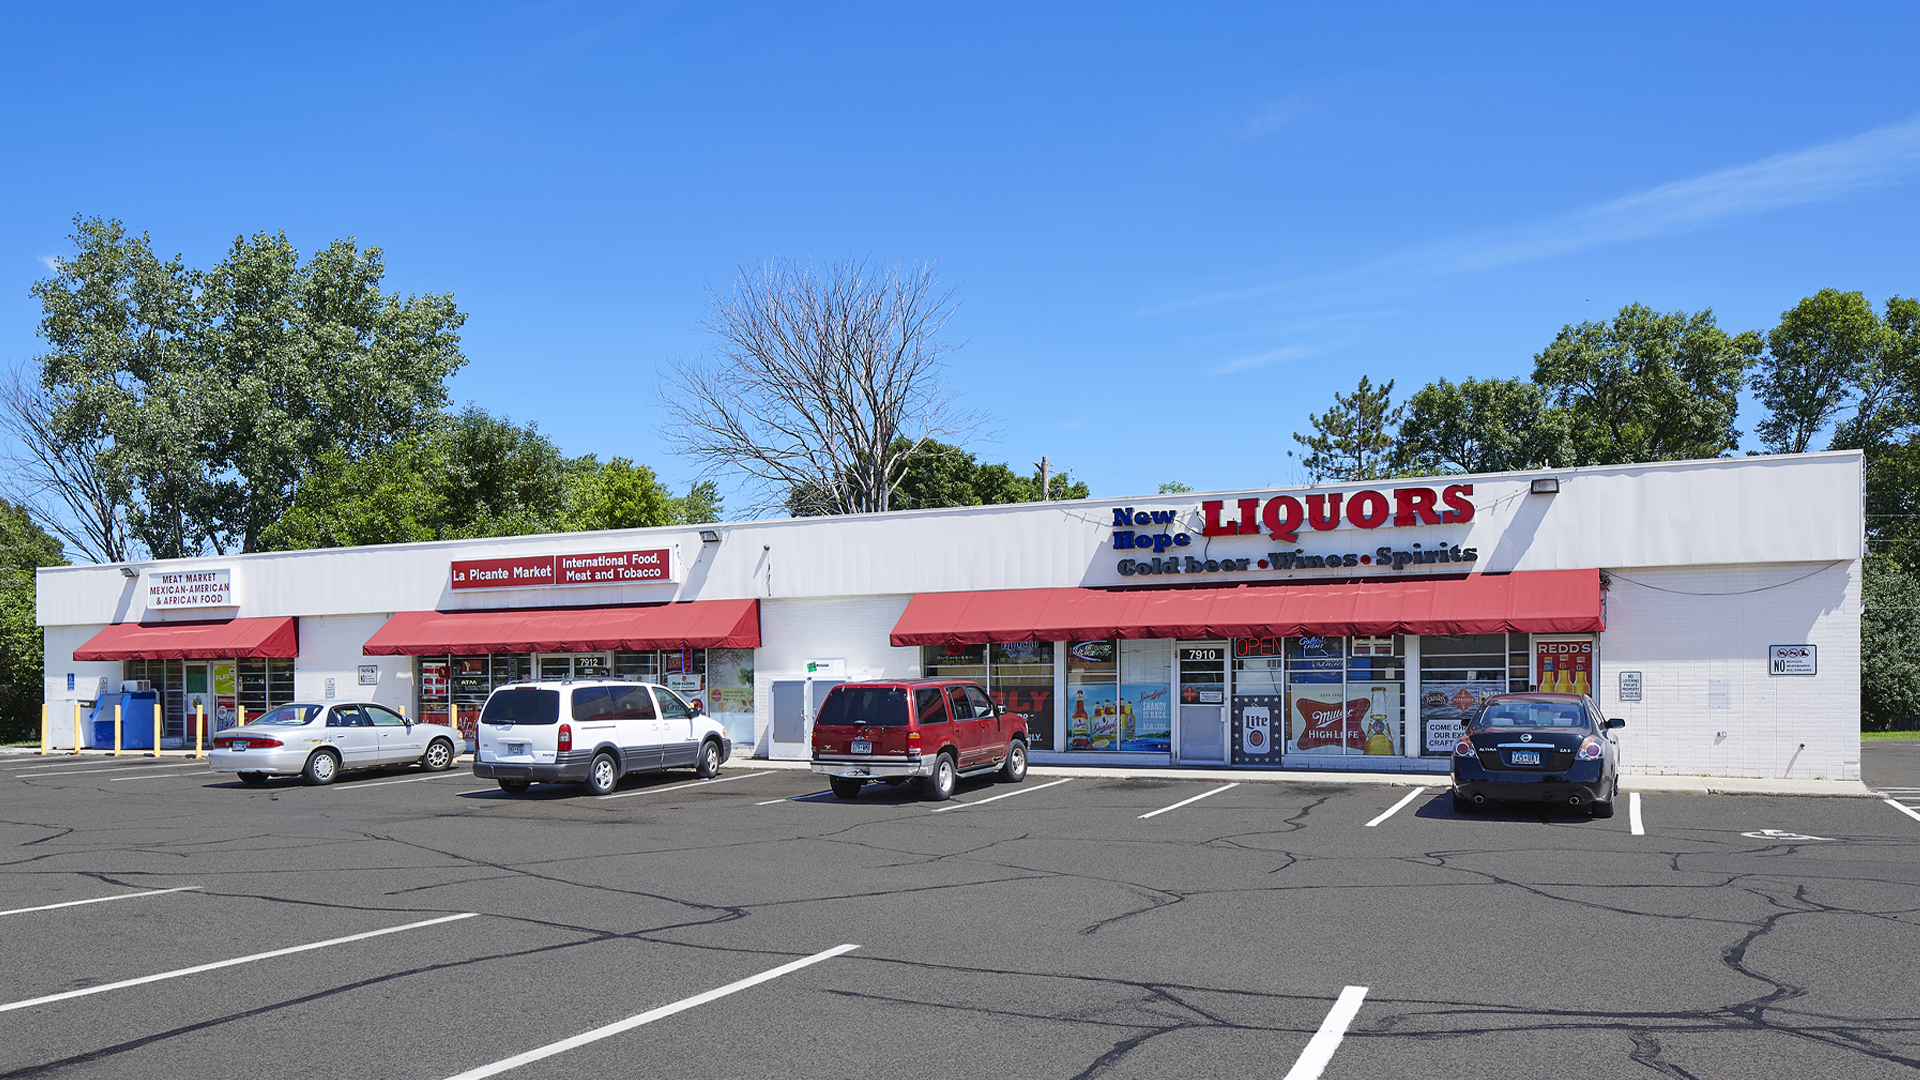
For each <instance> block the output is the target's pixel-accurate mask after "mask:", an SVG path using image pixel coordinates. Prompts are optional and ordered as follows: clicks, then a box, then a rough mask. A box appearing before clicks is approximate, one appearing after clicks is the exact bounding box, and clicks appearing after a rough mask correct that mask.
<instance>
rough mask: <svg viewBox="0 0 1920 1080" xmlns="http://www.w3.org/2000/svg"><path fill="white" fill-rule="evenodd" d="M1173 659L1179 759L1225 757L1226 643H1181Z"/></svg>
mask: <svg viewBox="0 0 1920 1080" xmlns="http://www.w3.org/2000/svg"><path fill="white" fill-rule="evenodd" d="M1175 661H1176V662H1177V663H1178V664H1179V668H1180V669H1179V671H1178V672H1177V675H1178V681H1177V685H1178V686H1179V688H1180V689H1179V691H1178V694H1179V697H1178V701H1179V705H1180V727H1179V730H1178V731H1177V732H1176V733H1175V740H1176V746H1177V747H1178V749H1179V760H1180V761H1183V762H1224V761H1226V760H1227V643H1226V642H1224V641H1202V642H1185V641H1183V642H1181V643H1180V646H1179V650H1178V655H1177V656H1176V657H1175Z"/></svg>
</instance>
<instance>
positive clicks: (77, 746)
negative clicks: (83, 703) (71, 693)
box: [73, 701, 80, 756]
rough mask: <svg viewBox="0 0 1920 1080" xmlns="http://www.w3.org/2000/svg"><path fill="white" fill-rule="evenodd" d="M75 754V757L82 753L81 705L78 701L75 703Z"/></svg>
mask: <svg viewBox="0 0 1920 1080" xmlns="http://www.w3.org/2000/svg"><path fill="white" fill-rule="evenodd" d="M73 752H74V754H75V756H78V755H79V753H80V703H79V702H77V701H76V702H74V703H73Z"/></svg>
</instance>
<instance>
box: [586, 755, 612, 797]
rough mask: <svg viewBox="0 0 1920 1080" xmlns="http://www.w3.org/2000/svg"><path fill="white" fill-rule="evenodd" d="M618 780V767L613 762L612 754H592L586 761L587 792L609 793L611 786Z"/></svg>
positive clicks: (593, 793) (592, 793) (594, 793)
mask: <svg viewBox="0 0 1920 1080" xmlns="http://www.w3.org/2000/svg"><path fill="white" fill-rule="evenodd" d="M619 782H620V767H619V766H617V765H615V764H614V763H613V755H612V754H595V755H593V760H592V761H591V762H588V763H587V794H589V795H608V794H611V793H612V792H613V786H614V785H615V784H617V783H619Z"/></svg>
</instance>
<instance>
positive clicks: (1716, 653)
mask: <svg viewBox="0 0 1920 1080" xmlns="http://www.w3.org/2000/svg"><path fill="white" fill-rule="evenodd" d="M1860 572H1861V566H1860V563H1859V561H1858V560H1855V561H1850V562H1834V563H1770V564H1764V565H1750V566H1713V567H1680V568H1674V567H1668V568H1652V569H1619V570H1609V571H1607V573H1608V574H1609V575H1610V576H1611V578H1612V585H1611V587H1610V588H1609V590H1608V592H1607V594H1606V618H1607V630H1606V632H1605V633H1603V634H1601V635H1600V636H1599V641H1600V645H1599V651H1600V660H1599V670H1600V682H1599V685H1598V686H1597V687H1595V692H1596V696H1597V698H1598V700H1599V702H1600V706H1601V710H1602V711H1603V712H1604V713H1606V715H1608V716H1618V717H1622V718H1624V719H1625V720H1626V721H1627V727H1626V729H1625V730H1624V731H1623V732H1622V736H1623V737H1622V739H1621V746H1622V749H1623V764H1624V768H1625V771H1627V772H1639V773H1665V774H1672V775H1702V776H1754V777H1795V778H1800V779H1808V778H1818V779H1827V780H1857V779H1859V777H1860V678H1859V665H1860ZM1799 644H1812V645H1816V646H1818V647H1819V674H1818V675H1816V676H1812V677H1796V676H1776V675H1770V674H1769V673H1768V667H1767V647H1768V646H1769V645H1799ZM1622 671H1638V672H1640V673H1641V675H1642V679H1643V682H1644V689H1643V692H1642V699H1641V701H1639V702H1638V703H1632V702H1622V701H1620V697H1619V694H1620V679H1619V675H1620V672H1622ZM1722 681H1723V682H1724V684H1725V690H1726V691H1727V693H1726V695H1725V697H1724V699H1723V700H1724V702H1725V705H1726V707H1725V708H1715V707H1713V705H1714V704H1715V702H1714V701H1713V700H1712V697H1711V693H1710V692H1711V690H1712V689H1713V688H1714V686H1715V684H1716V683H1719V682H1722Z"/></svg>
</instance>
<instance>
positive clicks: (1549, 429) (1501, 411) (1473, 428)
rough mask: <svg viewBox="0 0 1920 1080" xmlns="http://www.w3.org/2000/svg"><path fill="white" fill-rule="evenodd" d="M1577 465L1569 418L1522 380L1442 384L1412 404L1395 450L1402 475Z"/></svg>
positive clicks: (1423, 392)
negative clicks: (1568, 422) (1568, 423)
mask: <svg viewBox="0 0 1920 1080" xmlns="http://www.w3.org/2000/svg"><path fill="white" fill-rule="evenodd" d="M1573 463H1574V452H1573V439H1572V435H1571V433H1570V432H1569V431H1568V425H1567V414H1566V413H1564V412H1562V411H1560V410H1558V409H1555V408H1552V407H1550V406H1549V405H1548V404H1547V395H1546V391H1544V390H1542V389H1541V388H1540V387H1538V386H1535V385H1534V384H1532V383H1529V382H1522V381H1521V380H1519V379H1471V378H1469V379H1462V380H1460V382H1458V383H1453V382H1449V381H1447V380H1446V379H1441V380H1440V381H1439V382H1433V383H1428V384H1427V385H1425V386H1423V387H1421V388H1420V389H1419V390H1416V391H1414V394H1413V396H1412V397H1410V398H1408V399H1407V404H1406V419H1405V420H1403V421H1402V422H1401V424H1400V434H1399V438H1398V439H1397V440H1396V441H1395V443H1394V447H1393V464H1394V468H1395V469H1396V470H1397V471H1399V472H1402V473H1429V474H1430V473H1484V472H1509V471H1512V470H1516V469H1533V468H1541V467H1546V466H1553V465H1560V466H1565V465H1572V464H1573Z"/></svg>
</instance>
